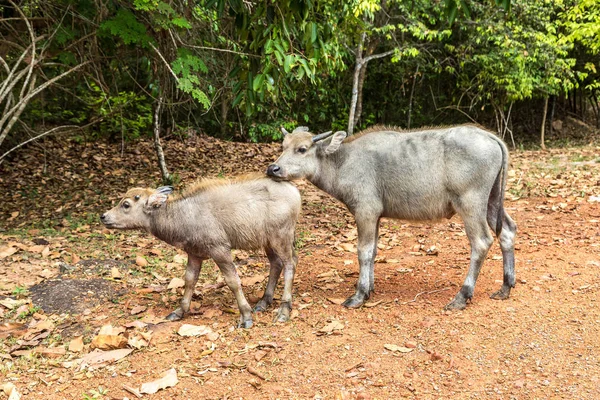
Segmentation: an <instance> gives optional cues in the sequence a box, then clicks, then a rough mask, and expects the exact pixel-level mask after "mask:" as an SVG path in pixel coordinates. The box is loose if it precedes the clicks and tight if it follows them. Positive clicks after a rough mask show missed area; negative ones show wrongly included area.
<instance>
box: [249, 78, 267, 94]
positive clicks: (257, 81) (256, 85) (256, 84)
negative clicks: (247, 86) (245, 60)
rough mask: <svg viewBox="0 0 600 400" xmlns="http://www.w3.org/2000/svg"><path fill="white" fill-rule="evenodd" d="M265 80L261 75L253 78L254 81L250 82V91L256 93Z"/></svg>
mask: <svg viewBox="0 0 600 400" xmlns="http://www.w3.org/2000/svg"><path fill="white" fill-rule="evenodd" d="M264 80H265V76H264V75H263V74H258V75H256V76H255V77H254V81H253V82H252V89H253V90H254V91H255V92H258V89H260V88H261V86H262V84H263V82H264Z"/></svg>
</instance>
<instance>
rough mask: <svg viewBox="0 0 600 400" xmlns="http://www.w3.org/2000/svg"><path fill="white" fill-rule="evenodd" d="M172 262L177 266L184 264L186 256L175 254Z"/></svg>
mask: <svg viewBox="0 0 600 400" xmlns="http://www.w3.org/2000/svg"><path fill="white" fill-rule="evenodd" d="M173 262H175V263H178V264H185V263H186V262H187V256H183V255H181V254H175V255H174V256H173Z"/></svg>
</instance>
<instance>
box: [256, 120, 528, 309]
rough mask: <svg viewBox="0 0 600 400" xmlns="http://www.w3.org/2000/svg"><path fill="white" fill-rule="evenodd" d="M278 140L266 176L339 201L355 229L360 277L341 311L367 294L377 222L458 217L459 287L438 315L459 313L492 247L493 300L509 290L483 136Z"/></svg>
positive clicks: (500, 174) (488, 147)
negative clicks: (497, 263)
mask: <svg viewBox="0 0 600 400" xmlns="http://www.w3.org/2000/svg"><path fill="white" fill-rule="evenodd" d="M282 131H283V133H284V135H285V136H284V139H283V152H282V154H281V156H280V157H279V158H278V159H277V161H276V162H275V163H273V164H271V165H270V166H269V167H268V169H267V175H269V176H271V177H273V178H276V179H281V180H292V179H299V178H306V179H308V180H309V181H310V182H312V183H313V184H314V185H315V186H317V187H318V188H320V189H321V190H323V191H325V192H327V193H329V194H331V195H332V196H333V197H335V198H336V199H338V200H340V201H341V202H343V203H344V204H345V205H346V206H347V207H348V210H350V212H351V213H352V215H354V218H355V220H356V225H357V228H358V261H359V264H360V273H359V278H358V283H357V285H356V293H355V294H354V295H352V296H351V297H349V298H348V299H347V300H346V301H345V302H344V303H343V304H344V306H346V307H359V306H361V305H362V304H363V303H364V301H365V300H366V299H368V298H369V296H370V293H371V292H372V291H373V290H374V260H375V255H376V253H377V239H378V230H379V220H380V219H381V218H382V217H386V218H397V219H404V220H413V221H415V220H437V219H441V218H450V217H452V216H453V215H454V214H456V213H457V214H458V215H460V216H461V218H462V219H463V221H464V224H465V230H466V234H467V236H468V238H469V243H470V245H471V262H470V266H469V271H468V273H467V277H466V279H465V282H464V284H463V286H462V288H461V289H460V291H459V292H458V293H457V294H456V296H455V297H454V299H453V300H452V302H450V303H449V304H448V305H446V309H464V308H465V307H466V303H467V301H470V299H471V298H472V297H473V291H474V288H475V282H476V281H477V276H478V275H479V271H480V269H481V265H482V263H483V261H484V259H485V257H486V255H487V252H488V250H489V248H490V246H491V244H492V242H493V241H494V240H493V237H492V235H491V234H490V231H489V228H491V229H492V230H493V231H494V232H495V234H496V236H497V237H498V238H499V241H500V248H501V249H502V256H503V266H504V280H503V284H502V288H501V289H500V290H499V291H497V292H495V293H494V294H492V296H491V297H492V298H493V299H506V298H508V296H509V294H510V291H511V288H513V287H514V286H515V271H514V265H515V258H514V240H515V235H516V229H517V227H516V224H515V223H514V222H513V220H512V219H511V218H510V216H509V215H508V214H507V213H506V211H505V210H504V193H505V188H506V174H507V170H508V150H507V148H506V145H505V144H504V143H503V142H502V140H500V139H499V138H498V137H496V136H495V135H494V134H492V133H491V132H488V131H487V130H485V129H483V128H481V127H479V126H475V125H460V126H453V127H443V128H423V129H418V130H413V131H401V130H399V129H390V128H386V127H374V128H370V129H367V130H366V131H364V132H361V133H359V134H357V135H354V136H351V137H348V138H347V137H346V133H345V132H343V131H339V132H336V133H333V134H332V133H331V132H326V133H323V134H320V135H313V134H311V133H310V132H308V129H307V128H305V127H300V128H297V129H295V130H294V131H293V132H292V133H288V132H287V131H285V129H282Z"/></svg>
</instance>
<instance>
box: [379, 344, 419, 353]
mask: <svg viewBox="0 0 600 400" xmlns="http://www.w3.org/2000/svg"><path fill="white" fill-rule="evenodd" d="M383 347H385V349H387V350H389V351H397V352H400V353H410V352H411V351H413V350H414V348H410V347H404V346H397V345H395V344H384V345H383Z"/></svg>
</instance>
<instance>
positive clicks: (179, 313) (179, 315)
mask: <svg viewBox="0 0 600 400" xmlns="http://www.w3.org/2000/svg"><path fill="white" fill-rule="evenodd" d="M182 318H183V311H180V310H179V309H177V310H175V311H173V312H172V313H171V314H169V315H167V316H166V317H165V319H166V320H167V321H179V320H180V319H182Z"/></svg>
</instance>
